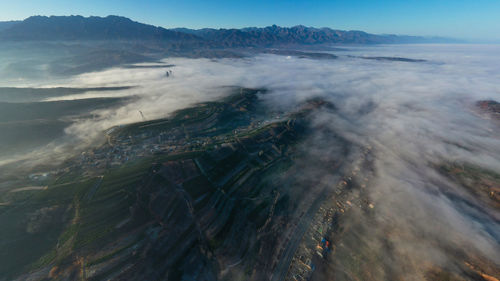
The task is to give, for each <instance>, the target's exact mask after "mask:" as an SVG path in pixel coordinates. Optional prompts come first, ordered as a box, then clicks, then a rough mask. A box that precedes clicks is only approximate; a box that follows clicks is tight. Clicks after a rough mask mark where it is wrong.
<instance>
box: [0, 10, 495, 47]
mask: <svg viewBox="0 0 500 281" xmlns="http://www.w3.org/2000/svg"><path fill="white" fill-rule="evenodd" d="M0 7H1V9H0V21H9V20H22V19H25V18H27V17H29V16H33V15H47V16H50V15H83V16H107V15H110V14H112V15H120V16H125V17H129V18H132V19H133V20H136V21H139V22H144V23H148V24H153V25H157V26H162V27H166V28H173V27H187V28H207V27H208V28H242V27H253V26H256V27H263V26H268V25H273V24H277V25H280V26H295V25H299V24H302V25H306V26H314V27H330V28H334V29H342V30H362V31H365V32H369V33H375V34H399V35H416V36H442V37H450V38H457V39H465V40H468V41H470V42H481V43H484V42H487V43H491V42H500V35H499V34H498V32H497V31H498V30H499V29H500V20H498V15H499V14H500V2H498V1H493V0H479V1H466V0H460V1H451V0H445V1H439V2H438V1H431V0H425V1H396V0H384V1H364V0H356V1H326V0H320V1H306V0H295V1H284V0H279V1H262V0H258V1H251V2H250V1H224V0H223V1H221V0H218V1H210V2H206V1H201V0H189V1H172V0H169V1H160V0H152V1H144V2H138V1H132V0H125V1H117V0H112V1H97V0H90V1H82V0H77V1H71V3H67V2H66V1H62V0H49V1H43V0H30V1H22V2H10V1H9V2H5V3H2V4H1V5H0Z"/></svg>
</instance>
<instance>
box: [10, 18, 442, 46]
mask: <svg viewBox="0 0 500 281" xmlns="http://www.w3.org/2000/svg"><path fill="white" fill-rule="evenodd" d="M0 39H1V40H3V41H37V40H38V41H46V40H62V41H73V40H136V41H148V40H149V41H151V40H152V41H157V42H182V43H193V44H195V45H198V46H200V45H204V46H207V47H223V48H224V47H230V48H231V47H263V46H275V45H289V44H305V45H314V44H393V43H436V42H440V43H443V42H446V41H450V40H451V39H447V38H441V37H419V36H406V35H377V34H371V33H367V32H364V31H358V30H349V31H345V30H338V29H332V28H329V27H321V28H315V27H307V26H304V25H296V26H292V27H281V26H277V25H271V26H266V27H246V28H239V29H237V28H229V29H225V28H221V29H214V28H203V29H189V28H171V29H166V28H163V27H159V26H153V25H149V24H144V23H140V22H137V21H133V20H131V19H129V18H126V17H121V16H114V15H110V16H107V17H96V16H90V17H83V16H75V15H72V16H50V17H47V16H32V17H29V18H27V19H25V20H23V21H15V22H0Z"/></svg>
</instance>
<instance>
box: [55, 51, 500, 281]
mask: <svg viewBox="0 0 500 281" xmlns="http://www.w3.org/2000/svg"><path fill="white" fill-rule="evenodd" d="M348 55H353V56H357V57H358V58H356V57H350V56H348ZM363 56H394V57H410V58H415V59H425V60H427V61H426V62H418V63H411V62H395V61H377V60H365V59H362V58H359V57H363ZM165 63H168V64H174V65H175V67H173V68H171V70H172V71H173V74H172V75H171V76H169V77H166V75H165V71H166V70H165V69H162V68H113V69H109V70H106V71H101V72H94V73H86V74H83V75H79V76H76V77H74V78H73V79H71V80H70V81H68V82H65V84H64V85H60V84H59V85H46V86H66V87H68V86H71V87H103V86H134V87H133V88H131V89H127V90H122V91H113V92H87V93H85V94H82V95H74V96H64V97H58V98H57V99H80V98H98V97H124V96H127V97H128V96H130V97H134V98H133V99H132V100H131V102H128V103H126V104H125V105H123V106H120V107H118V108H114V109H105V110H96V111H95V112H92V114H93V115H94V116H95V118H93V119H83V118H82V119H81V120H77V121H76V122H75V123H74V124H73V125H71V126H70V127H68V128H67V129H66V134H67V140H70V141H71V143H73V144H88V143H90V140H95V139H99V136H102V131H103V130H105V129H107V128H109V127H112V126H115V125H119V124H124V123H131V122H137V121H141V120H142V118H141V116H140V114H139V110H140V111H142V112H143V113H144V115H145V116H146V118H147V119H155V118H160V117H165V116H168V114H170V113H172V112H173V111H175V110H177V109H179V108H183V107H186V106H189V105H192V104H194V103H198V102H203V101H209V100H215V99H217V98H219V97H221V96H224V95H226V94H227V93H228V92H227V90H225V88H224V86H242V87H250V88H267V89H269V90H270V92H269V93H268V94H266V95H263V96H262V97H261V98H262V99H263V100H264V102H265V103H267V104H268V105H269V106H271V107H272V108H276V109H280V110H289V109H293V108H294V107H296V106H298V104H299V103H300V102H302V101H304V100H306V99H309V98H312V97H322V98H324V99H327V100H329V101H331V102H333V103H334V104H335V105H336V107H337V108H338V111H337V112H336V113H335V114H331V113H324V114H320V115H318V119H317V120H316V121H317V122H320V123H323V124H327V125H328V126H331V128H332V130H335V131H336V132H338V133H339V134H341V135H342V136H343V137H344V138H346V139H348V140H350V141H351V142H353V143H355V144H358V145H360V146H370V147H372V148H373V153H374V157H375V160H374V167H375V169H374V170H375V176H374V178H373V180H372V181H371V182H370V183H369V185H368V190H369V192H368V197H369V198H370V200H371V201H372V202H373V204H374V206H375V209H374V215H373V214H371V215H367V214H363V213H362V212H354V214H353V217H352V219H351V221H352V228H353V229H357V230H358V232H357V233H355V235H358V237H357V238H358V239H363V240H364V241H366V243H367V245H370V246H369V247H371V248H372V249H378V251H381V252H380V254H381V256H386V257H387V260H381V261H380V263H381V264H382V270H386V269H387V268H388V267H391V266H392V267H393V268H392V270H395V271H401V268H406V269H407V272H408V276H409V278H408V280H419V279H422V278H423V275H422V272H420V271H419V265H420V264H422V263H424V262H426V261H432V262H434V263H437V264H440V265H442V266H446V267H454V266H455V265H454V261H453V253H454V252H453V251H454V250H455V249H457V247H459V246H463V251H468V252H470V253H477V254H478V255H481V256H484V257H487V258H489V259H490V260H491V261H492V262H494V263H496V265H500V254H499V253H500V247H499V243H500V223H499V222H500V215H499V213H498V210H490V209H488V208H487V207H485V208H482V209H481V208H477V207H474V206H472V207H470V206H469V207H467V206H464V205H463V203H461V202H460V201H459V200H453V199H452V198H451V197H450V196H448V195H447V193H446V192H444V191H443V190H447V191H448V192H452V193H453V194H456V195H457V196H458V198H466V199H467V200H472V202H474V198H471V195H470V194H468V193H467V192H465V191H464V190H463V189H462V188H460V187H458V186H456V184H454V183H452V182H449V181H448V180H446V179H444V178H443V177H442V176H440V175H439V174H438V173H437V172H436V171H435V169H434V168H433V166H432V165H433V164H438V163H442V162H445V161H449V162H468V163H473V164H476V165H480V166H482V167H485V168H489V169H491V170H494V171H497V172H498V171H500V134H499V130H498V127H496V126H497V125H495V124H494V123H492V122H489V121H486V120H483V119H481V118H480V117H478V116H477V115H475V114H474V113H473V109H472V106H473V103H474V102H475V101H477V100H481V99H495V100H500V84H499V83H498V81H500V47H499V46H487V45H485V46H473V45H467V46H458V45H457V46H451V45H442V46H440V45H430V46H429V45H426V46H381V47H380V46H379V47H360V48H352V49H351V50H350V51H348V52H345V53H342V54H341V56H340V57H339V59H337V60H310V59H301V58H295V57H285V56H275V55H259V56H256V57H252V58H246V59H219V60H208V59H184V58H171V59H167V60H165ZM51 100H56V98H52V99H51ZM317 139H318V142H319V139H321V142H322V143H316V144H314V142H312V144H313V145H317V147H328V143H326V144H325V142H328V140H327V139H325V138H317ZM309 143H311V142H309ZM332 145H333V144H332ZM72 147H74V145H72ZM50 148H51V149H57V150H56V152H54V150H51V149H49V150H45V151H46V153H47V154H48V155H55V154H54V153H56V154H57V153H60V154H61V155H62V152H63V151H66V150H65V148H64V145H63V146H61V142H55V143H54V145H53V147H50ZM361 172H366V173H368V171H361ZM368 226H370V227H372V228H371V229H368ZM387 240H390V243H391V245H392V247H393V251H392V253H391V254H389V253H386V252H383V251H384V250H383V247H382V246H381V245H383V243H385V242H387ZM384 241H385V242H384ZM346 243H349V241H346ZM391 255H392V256H391ZM398 267H399V269H397V268H398ZM387 274H388V273H387ZM385 276H386V277H387V276H388V275H385Z"/></svg>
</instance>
